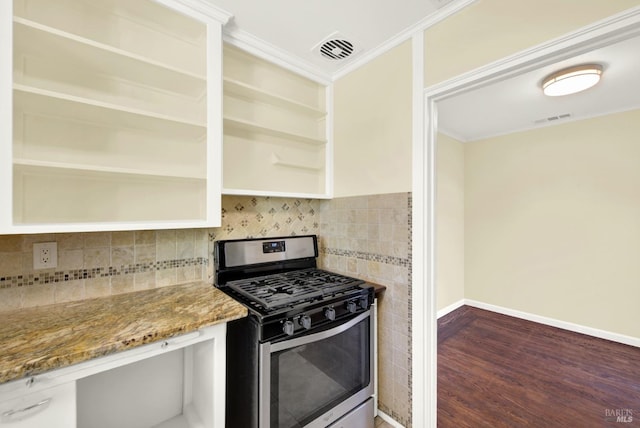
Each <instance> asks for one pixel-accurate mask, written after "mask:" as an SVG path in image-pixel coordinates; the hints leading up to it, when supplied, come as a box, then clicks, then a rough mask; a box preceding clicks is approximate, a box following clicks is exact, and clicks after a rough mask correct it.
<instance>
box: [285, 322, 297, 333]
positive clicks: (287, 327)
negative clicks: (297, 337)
mask: <svg viewBox="0 0 640 428" xmlns="http://www.w3.org/2000/svg"><path fill="white" fill-rule="evenodd" d="M294 330H295V326H294V325H293V321H285V322H284V323H283V324H282V332H283V333H284V334H286V335H287V336H291V335H292V334H293V331H294Z"/></svg>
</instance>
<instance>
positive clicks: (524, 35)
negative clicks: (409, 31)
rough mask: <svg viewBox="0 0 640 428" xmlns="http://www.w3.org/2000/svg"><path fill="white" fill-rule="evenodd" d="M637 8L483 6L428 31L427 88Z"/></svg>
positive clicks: (602, 4)
mask: <svg viewBox="0 0 640 428" xmlns="http://www.w3.org/2000/svg"><path fill="white" fill-rule="evenodd" d="M637 5H640V0H615V1H612V0H562V1H557V0H480V1H478V2H476V3H473V4H472V5H470V6H468V7H467V8H465V9H464V10H462V11H460V12H459V13H457V14H456V15H454V16H452V17H449V18H447V19H446V20H444V21H442V22H440V23H438V24H437V25H435V26H433V27H431V28H429V29H427V30H426V31H425V85H426V86H427V87H428V86H431V85H433V84H435V83H438V82H442V81H444V80H447V79H449V78H452V77H454V76H457V75H459V74H462V73H465V72H467V71H470V70H473V69H475V68H478V67H481V66H483V65H485V64H488V63H491V62H493V61H496V60H498V59H501V58H503V57H506V56H509V55H512V54H515V53H517V52H519V51H521V50H524V49H527V48H530V47H533V46H535V45H538V44H540V43H544V42H546V41H549V40H552V39H554V38H556V37H560V36H562V35H564V34H567V33H570V32H572V31H575V30H576V29H578V28H581V27H584V26H586V25H588V24H590V23H593V22H595V21H598V20H601V19H604V18H606V17H608V16H611V15H613V14H616V13H618V12H621V11H623V10H625V9H629V8H631V7H634V6H637Z"/></svg>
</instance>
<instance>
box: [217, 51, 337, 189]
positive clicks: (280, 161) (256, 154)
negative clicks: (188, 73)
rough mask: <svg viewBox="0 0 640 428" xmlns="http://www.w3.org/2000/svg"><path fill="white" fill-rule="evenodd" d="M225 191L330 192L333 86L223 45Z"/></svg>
mask: <svg viewBox="0 0 640 428" xmlns="http://www.w3.org/2000/svg"><path fill="white" fill-rule="evenodd" d="M223 55H224V69H223V84H224V145H223V148H224V150H223V152H224V162H223V164H224V169H223V193H226V194H245V195H273V196H292V197H298V196H302V197H317V198H326V197H330V194H331V189H330V186H329V185H328V184H327V183H328V180H327V177H328V176H330V174H331V171H330V165H331V162H330V159H329V155H330V150H329V146H330V144H331V143H330V139H329V138H328V136H329V135H330V132H329V131H328V130H327V128H328V125H327V121H328V120H327V118H328V114H329V113H328V110H327V95H326V94H327V87H326V86H325V85H323V84H320V83H318V82H315V81H312V80H310V79H307V78H305V77H303V76H300V75H297V74H295V73H293V72H291V71H289V70H286V69H284V68H282V67H280V66H278V65H275V64H272V63H270V62H268V61H265V60H263V59H261V58H257V57H255V56H253V55H250V54H249V53H247V52H244V51H242V50H240V49H238V48H236V47H233V46H225V47H224V51H223Z"/></svg>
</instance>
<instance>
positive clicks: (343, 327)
mask: <svg viewBox="0 0 640 428" xmlns="http://www.w3.org/2000/svg"><path fill="white" fill-rule="evenodd" d="M370 315H371V311H370V310H368V311H366V312H363V313H361V314H360V315H358V316H357V317H355V318H354V319H352V320H349V321H348V322H346V323H344V324H340V325H339V326H336V327H334V328H332V329H330V330H325V331H321V332H319V333H313V334H310V335H308V336H302V337H296V338H295V339H290V340H285V341H282V342H278V343H273V344H271V346H269V351H270V352H271V353H273V352H278V351H284V350H285V349H290V348H295V347H296V346H301V345H306V344H308V343H312V342H317V341H319V340H323V339H328V338H330V337H333V336H336V335H338V334H340V333H342V332H345V331H347V330H349V329H350V328H351V327H353V326H354V325H356V324H358V323H359V322H360V321H362V320H364V319H366V318H367V317H369V316H370Z"/></svg>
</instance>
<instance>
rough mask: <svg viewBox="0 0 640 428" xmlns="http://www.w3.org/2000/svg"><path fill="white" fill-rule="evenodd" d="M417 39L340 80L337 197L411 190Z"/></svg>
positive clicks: (337, 88)
mask: <svg viewBox="0 0 640 428" xmlns="http://www.w3.org/2000/svg"><path fill="white" fill-rule="evenodd" d="M411 69H412V60H411V41H407V42H404V43H403V44H401V45H400V46H398V47H396V48H394V49H393V50H391V51H389V52H387V53H385V54H383V55H381V56H380V57H378V58H376V59H374V60H373V61H371V62H370V63H368V64H366V65H365V66H363V67H361V68H359V69H358V70H356V71H354V72H352V73H350V74H348V75H347V76H345V77H343V78H342V79H340V80H338V81H337V82H335V86H334V99H335V103H334V106H335V120H334V144H335V155H334V165H335V171H334V179H335V186H334V193H335V196H336V197H343V196H358V195H371V194H381V193H395V192H409V191H411V132H412V130H411V108H412V95H411V90H412V80H411Z"/></svg>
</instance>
